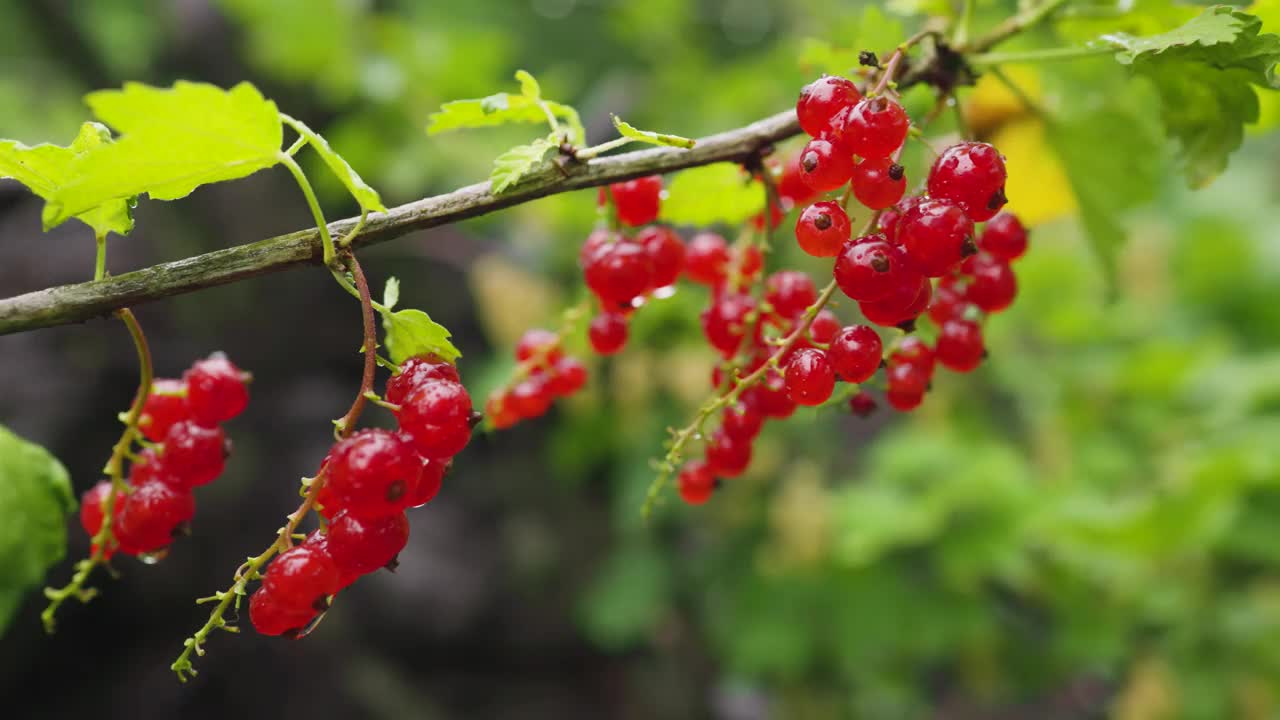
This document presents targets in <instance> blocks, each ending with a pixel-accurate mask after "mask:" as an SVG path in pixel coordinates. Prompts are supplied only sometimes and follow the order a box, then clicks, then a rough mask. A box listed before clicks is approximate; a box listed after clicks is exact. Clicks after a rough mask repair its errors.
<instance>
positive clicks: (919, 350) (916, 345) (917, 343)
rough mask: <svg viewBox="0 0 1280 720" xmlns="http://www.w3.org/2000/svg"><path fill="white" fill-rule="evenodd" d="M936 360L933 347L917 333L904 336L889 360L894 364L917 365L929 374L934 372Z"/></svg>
mask: <svg viewBox="0 0 1280 720" xmlns="http://www.w3.org/2000/svg"><path fill="white" fill-rule="evenodd" d="M936 360H937V357H936V354H935V353H934V351H933V348H931V347H929V343H927V342H925V341H924V340H921V339H920V337H919V336H917V335H908V336H906V337H904V338H902V342H899V343H898V346H897V347H896V348H894V349H893V353H892V354H891V355H889V362H891V363H893V364H894V365H915V366H917V367H919V368H920V369H922V370H924V371H925V373H926V374H928V375H932V374H933V368H934V363H935V362H936Z"/></svg>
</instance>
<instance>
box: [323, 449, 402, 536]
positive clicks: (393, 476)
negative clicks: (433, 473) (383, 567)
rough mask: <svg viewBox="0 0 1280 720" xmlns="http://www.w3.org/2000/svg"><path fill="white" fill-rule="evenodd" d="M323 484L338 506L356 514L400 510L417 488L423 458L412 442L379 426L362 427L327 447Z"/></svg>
mask: <svg viewBox="0 0 1280 720" xmlns="http://www.w3.org/2000/svg"><path fill="white" fill-rule="evenodd" d="M326 468H327V470H326V475H327V476H328V478H329V479H328V481H327V483H326V485H325V487H326V488H328V490H329V492H330V493H331V495H332V497H333V498H334V500H335V501H336V503H337V505H338V506H339V507H342V508H345V509H346V510H347V511H348V512H350V513H351V514H352V515H357V516H359V517H378V516H381V515H390V514H392V513H396V512H400V511H401V510H403V509H404V508H405V507H406V503H407V502H408V500H409V498H411V497H412V496H413V494H414V493H415V492H416V491H417V489H418V478H419V476H420V474H421V472H422V460H421V459H420V458H419V457H418V453H417V452H416V451H415V450H414V449H413V444H412V443H411V442H410V441H409V440H408V439H407V438H404V437H402V436H400V435H397V434H395V433H392V432H389V431H387V430H381V429H370V430H361V431H360V432H358V433H356V434H354V435H352V436H351V437H349V438H346V439H344V440H340V441H339V442H338V443H337V444H336V445H334V446H333V449H332V450H330V451H329V458H328V462H327V464H326Z"/></svg>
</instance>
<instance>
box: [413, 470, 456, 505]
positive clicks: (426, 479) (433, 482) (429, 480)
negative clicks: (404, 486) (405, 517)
mask: <svg viewBox="0 0 1280 720" xmlns="http://www.w3.org/2000/svg"><path fill="white" fill-rule="evenodd" d="M421 460H422V476H421V477H420V478H419V479H418V489H417V490H416V491H415V492H414V493H413V496H412V497H411V498H409V507H411V508H419V507H422V506H423V505H426V504H427V503H429V502H431V501H432V499H434V498H435V496H436V494H437V493H439V492H440V488H441V487H442V486H443V485H444V475H445V473H446V472H448V471H449V465H450V464H451V463H450V461H448V460H431V459H429V458H421Z"/></svg>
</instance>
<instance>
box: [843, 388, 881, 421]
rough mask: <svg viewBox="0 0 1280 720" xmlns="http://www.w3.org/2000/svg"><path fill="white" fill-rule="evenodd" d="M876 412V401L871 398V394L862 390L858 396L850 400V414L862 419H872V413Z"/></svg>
mask: <svg viewBox="0 0 1280 720" xmlns="http://www.w3.org/2000/svg"><path fill="white" fill-rule="evenodd" d="M875 411H876V399H875V398H873V397H871V393H869V392H867V391H866V390H861V391H859V392H858V394H857V395H854V396H853V397H851V398H849V412H851V413H853V414H854V415H857V416H858V417H860V418H865V417H870V416H871V413H873V412H875Z"/></svg>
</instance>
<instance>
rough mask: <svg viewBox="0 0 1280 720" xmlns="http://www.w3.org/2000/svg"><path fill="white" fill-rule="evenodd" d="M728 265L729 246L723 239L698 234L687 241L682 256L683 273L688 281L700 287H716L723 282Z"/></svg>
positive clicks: (712, 234)
mask: <svg viewBox="0 0 1280 720" xmlns="http://www.w3.org/2000/svg"><path fill="white" fill-rule="evenodd" d="M728 264H729V246H728V244H727V243H725V240H724V238H723V237H721V236H719V235H717V234H715V233H711V232H704V233H698V234H697V235H694V236H693V239H692V240H690V241H689V246H688V248H686V251H685V256H684V272H685V274H686V275H688V276H689V279H690V280H692V281H694V282H696V283H701V284H702V285H711V286H714V285H718V284H720V282H722V281H723V280H724V276H725V272H726V267H727V266H728Z"/></svg>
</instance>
